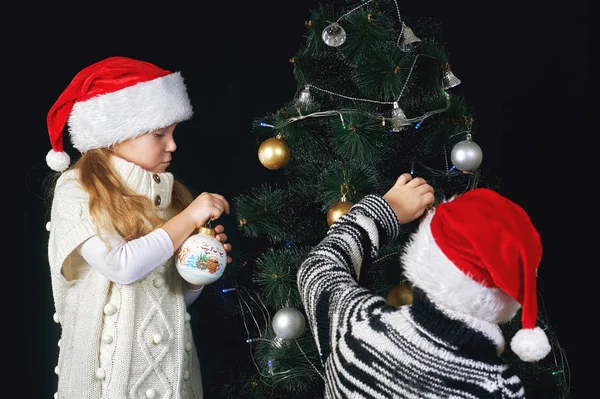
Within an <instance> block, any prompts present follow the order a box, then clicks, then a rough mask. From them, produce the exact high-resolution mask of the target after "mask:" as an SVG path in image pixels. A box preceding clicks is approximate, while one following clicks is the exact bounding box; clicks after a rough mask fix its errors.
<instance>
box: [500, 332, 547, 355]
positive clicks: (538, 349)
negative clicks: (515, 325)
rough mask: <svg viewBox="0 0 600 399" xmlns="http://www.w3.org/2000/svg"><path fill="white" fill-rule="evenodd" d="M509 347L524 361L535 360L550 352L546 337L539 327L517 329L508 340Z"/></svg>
mask: <svg viewBox="0 0 600 399" xmlns="http://www.w3.org/2000/svg"><path fill="white" fill-rule="evenodd" d="M510 348H511V349H512V351H513V352H514V353H515V354H516V355H517V356H519V359H521V360H523V361H525V362H537V361H538V360H541V359H543V358H545V357H546V355H548V353H550V350H551V347H550V342H548V337H547V336H546V333H545V332H544V330H542V329H541V328H540V327H535V328H526V329H521V330H519V331H517V333H516V334H515V335H514V337H513V338H512V340H511V341H510Z"/></svg>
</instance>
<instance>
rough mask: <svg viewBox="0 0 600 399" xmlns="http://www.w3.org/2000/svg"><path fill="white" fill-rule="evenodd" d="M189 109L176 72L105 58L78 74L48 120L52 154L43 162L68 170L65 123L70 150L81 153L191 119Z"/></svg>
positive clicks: (130, 59)
mask: <svg viewBox="0 0 600 399" xmlns="http://www.w3.org/2000/svg"><path fill="white" fill-rule="evenodd" d="M192 115H193V111H192V106H191V104H190V100H189V98H188V95H187V90H186V86H185V83H184V81H183V78H182V76H181V74H180V73H179V72H171V71H168V70H166V69H162V68H159V67H157V66H156V65H153V64H151V63H149V62H145V61H139V60H135V59H132V58H127V57H109V58H106V59H104V60H102V61H99V62H97V63H95V64H92V65H90V66H88V67H86V68H84V69H83V70H81V71H80V72H79V73H78V74H77V75H76V76H75V77H74V78H73V80H72V81H71V83H70V84H69V85H68V86H67V88H66V89H65V91H63V93H62V94H61V95H60V97H59V98H58V100H56V102H55V103H54V105H53V106H52V108H50V111H49V112H48V116H47V124H48V133H49V135H50V143H51V145H52V149H51V150H50V151H49V152H48V154H47V155H46V163H47V164H48V166H49V167H50V168H52V169H53V170H56V171H59V172H60V171H63V170H65V169H67V167H68V166H69V163H70V157H69V155H68V154H67V153H65V152H64V151H63V131H64V129H65V126H66V125H67V124H68V127H69V134H70V137H71V143H72V144H73V147H74V148H76V149H77V150H79V151H80V152H81V153H83V152H85V151H87V150H91V149H94V148H102V147H109V146H111V145H112V144H116V143H119V142H121V141H124V140H127V139H131V138H135V137H137V136H140V135H142V134H144V133H147V132H149V131H152V130H156V129H160V128H164V127H167V126H169V125H171V124H173V123H177V122H182V121H184V120H187V119H190V118H191V117H192Z"/></svg>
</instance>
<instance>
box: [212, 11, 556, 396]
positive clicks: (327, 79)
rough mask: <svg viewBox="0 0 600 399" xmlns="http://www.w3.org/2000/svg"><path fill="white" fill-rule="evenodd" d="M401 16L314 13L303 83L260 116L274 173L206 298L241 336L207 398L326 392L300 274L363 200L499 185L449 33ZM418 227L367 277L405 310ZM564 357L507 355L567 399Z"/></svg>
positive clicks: (259, 190)
mask: <svg viewBox="0 0 600 399" xmlns="http://www.w3.org/2000/svg"><path fill="white" fill-rule="evenodd" d="M401 11H402V10H401V8H400V7H399V4H398V2H397V1H396V0H377V1H375V0H370V1H353V2H345V3H344V4H343V5H341V6H339V5H333V4H330V5H324V6H321V7H319V8H318V9H315V10H313V11H312V12H310V15H309V18H308V20H307V21H306V41H305V44H304V45H303V46H302V47H301V48H300V49H299V50H298V51H297V52H296V53H295V55H294V56H293V57H292V58H291V59H290V63H291V67H292V69H293V76H294V77H295V79H296V81H297V92H296V93H290V94H291V96H290V98H291V99H290V101H289V102H287V103H286V104H283V105H282V106H281V107H280V108H279V109H278V110H276V111H274V112H272V113H269V114H267V115H264V117H262V118H259V119H257V120H256V121H255V122H254V124H253V126H252V128H253V133H254V134H255V135H256V138H257V153H258V158H259V160H260V162H261V164H262V165H263V166H264V167H265V168H267V169H268V170H270V171H271V172H270V173H273V175H274V180H273V181H271V182H269V183H264V184H262V185H260V186H258V187H254V188H253V189H251V190H250V191H249V192H247V193H243V194H241V195H239V196H238V197H237V198H235V200H234V201H233V210H232V211H233V214H234V215H235V217H236V219H237V221H238V228H239V231H240V232H241V235H242V236H243V241H242V245H241V248H240V251H241V256H240V257H239V258H237V259H235V260H234V262H233V263H232V264H231V265H229V266H228V269H227V272H226V273H225V274H224V275H223V277H222V278H221V279H220V280H218V281H217V282H215V283H214V284H212V287H211V288H212V289H211V290H207V292H206V293H205V294H203V295H204V296H207V295H215V296H216V297H218V298H217V300H215V302H214V303H218V304H220V306H221V308H222V309H219V312H220V314H221V315H222V317H223V318H224V319H225V321H224V323H225V324H226V325H228V326H229V327H230V334H231V337H230V338H229V339H228V342H231V343H232V345H231V346H230V347H228V348H226V350H225V351H223V353H222V359H224V360H223V362H224V363H226V364H227V366H226V367H225V369H224V372H223V374H224V375H223V377H222V378H217V379H213V380H211V381H206V382H205V385H207V387H208V388H207V395H211V394H212V395H214V397H226V398H241V397H244V398H273V397H276V398H281V397H286V398H322V397H323V369H322V365H321V364H320V361H319V359H318V357H317V351H316V346H315V342H314V341H313V338H312V336H311V334H310V331H309V329H308V328H307V325H306V319H305V316H304V313H303V308H302V303H301V301H300V296H299V292H298V288H297V283H296V272H297V270H298V267H299V266H300V264H301V263H302V261H303V259H304V257H305V256H306V255H307V254H308V251H309V250H310V249H311V247H312V246H313V245H315V244H317V243H318V242H319V241H321V239H322V238H323V237H324V235H325V234H326V232H327V229H328V227H329V226H330V225H331V224H332V223H333V222H334V221H335V219H337V218H338V217H339V216H341V215H343V214H344V213H345V212H347V211H348V210H349V208H350V206H351V205H352V204H353V203H356V202H357V201H359V200H360V199H361V198H362V197H363V196H365V195H367V194H371V193H379V194H383V193H385V192H386V191H387V190H388V189H389V188H390V187H391V186H392V185H393V182H395V180H396V179H397V177H398V176H399V175H400V174H402V173H405V172H410V173H411V174H413V175H415V176H421V177H424V178H425V179H426V180H427V181H428V183H429V184H431V185H432V186H433V187H434V188H435V190H436V198H437V200H438V201H439V200H441V199H443V198H448V197H451V196H452V195H455V194H459V193H461V192H464V191H467V190H469V189H472V188H474V187H489V188H497V179H496V178H495V176H491V175H490V174H489V173H487V172H486V168H485V164H484V163H483V151H482V149H481V147H480V146H479V145H478V144H477V143H476V138H477V134H478V133H477V131H476V123H475V122H476V118H475V112H474V109H473V108H472V107H471V106H470V105H469V104H468V102H467V101H466V99H465V98H463V97H462V96H461V95H460V86H459V85H460V83H461V81H460V79H459V78H457V76H455V75H454V73H453V71H452V68H451V62H450V57H449V52H448V49H447V48H446V46H445V43H444V40H443V36H440V33H441V32H439V30H438V29H437V28H436V25H435V24H432V23H431V21H429V20H427V19H424V20H418V19H415V20H414V21H410V19H409V18H405V17H404V15H402V12H401ZM415 227H416V225H407V226H404V228H403V229H402V233H401V236H400V237H399V239H398V240H396V241H395V242H393V243H390V244H389V245H387V246H386V247H384V248H382V249H381V252H380V257H379V258H378V259H377V260H376V261H375V262H374V264H373V265H372V266H371V267H370V268H369V269H367V270H365V271H363V273H362V275H361V281H360V283H361V284H362V285H364V286H367V287H369V288H370V289H372V290H373V291H374V292H376V293H378V294H379V295H381V296H383V297H384V298H386V301H387V302H388V303H389V304H390V305H392V306H395V307H400V306H403V305H407V304H410V302H411V298H412V297H411V287H410V286H409V285H408V284H407V283H406V282H405V281H404V278H403V274H402V265H401V262H399V255H400V253H401V249H402V246H403V245H404V243H405V241H406V239H407V237H408V236H409V234H410V233H411V232H412V231H413V229H414V228H415ZM205 301H206V300H205ZM518 319H519V318H518V317H517V318H515V320H518ZM517 323H518V321H517ZM504 328H506V329H511V328H518V326H517V327H515V326H513V325H512V324H511V325H508V326H505V327H504ZM548 335H549V337H550V338H551V339H552V335H551V332H550V331H548ZM553 354H554V356H550V357H549V358H551V359H548V360H547V361H543V362H539V363H537V364H535V365H531V364H526V365H523V364H521V362H520V361H518V360H514V359H513V358H512V357H511V356H512V355H511V353H510V352H509V351H507V353H506V354H505V356H506V359H507V361H508V362H510V363H511V364H512V365H514V366H513V367H516V368H518V369H520V370H521V371H522V373H521V374H522V376H523V380H524V383H525V385H526V387H527V389H528V390H529V391H528V397H545V398H553V397H566V396H560V395H565V394H566V393H565V391H566V390H565V389H564V381H565V376H564V374H563V372H562V368H561V367H559V366H558V365H559V364H560V362H556V358H557V357H559V358H560V357H561V355H562V354H561V353H560V349H555V350H553ZM536 395H537V396H536ZM211 397H213V396H211Z"/></svg>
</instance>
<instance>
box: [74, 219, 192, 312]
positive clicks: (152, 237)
mask: <svg viewBox="0 0 600 399" xmlns="http://www.w3.org/2000/svg"><path fill="white" fill-rule="evenodd" d="M107 243H108V246H107ZM174 251H175V248H173V242H172V241H171V237H169V234H168V233H167V232H166V231H165V230H163V229H161V228H158V229H156V230H154V231H153V232H151V233H149V234H147V235H145V236H143V237H140V238H137V239H135V240H131V241H125V240H124V239H123V237H121V236H118V235H108V234H106V235H104V236H103V237H102V238H101V237H99V236H93V237H91V238H89V239H87V240H86V241H85V242H84V243H83V244H81V245H80V246H79V247H77V255H79V256H77V255H76V254H73V260H72V262H71V264H70V267H66V268H63V275H65V277H66V278H67V280H73V279H82V278H85V276H86V275H87V273H88V272H89V270H90V268H94V269H96V270H97V271H98V272H99V273H100V274H102V275H103V276H104V277H106V278H108V279H109V280H110V281H112V282H115V283H118V284H132V283H135V282H137V281H139V280H141V279H143V278H146V277H148V275H149V274H150V273H152V272H153V271H154V270H156V269H157V268H158V267H159V266H160V265H162V264H163V263H164V262H166V261H167V260H168V259H169V258H170V257H171V255H173V252H174ZM203 288H204V287H201V288H199V289H197V290H192V289H191V288H189V287H188V286H187V285H185V284H184V286H183V295H184V298H185V305H186V306H190V305H191V304H192V303H193V302H194V301H195V300H196V299H197V298H198V296H199V295H200V293H201V292H202V289H203Z"/></svg>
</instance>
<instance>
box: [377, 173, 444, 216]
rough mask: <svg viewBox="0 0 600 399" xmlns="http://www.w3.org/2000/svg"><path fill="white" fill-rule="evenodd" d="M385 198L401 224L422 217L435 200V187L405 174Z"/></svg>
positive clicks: (421, 179) (419, 178)
mask: <svg viewBox="0 0 600 399" xmlns="http://www.w3.org/2000/svg"><path fill="white" fill-rule="evenodd" d="M383 198H384V199H385V200H386V201H387V202H388V203H389V204H390V206H391V207H392V208H393V209H394V212H396V216H397V217H398V221H399V222H400V224H406V223H409V222H412V221H413V220H415V219H417V218H418V217H420V216H421V215H422V214H423V213H424V212H425V209H427V208H428V207H429V206H431V205H432V204H433V202H434V200H435V197H434V195H433V187H431V186H430V185H429V184H427V182H426V181H425V180H424V179H423V178H421V177H415V178H413V177H412V176H411V175H410V174H408V173H403V174H402V175H401V176H400V177H399V178H398V180H396V184H394V186H393V187H392V188H391V189H390V190H389V191H388V192H387V193H385V194H384V195H383Z"/></svg>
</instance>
